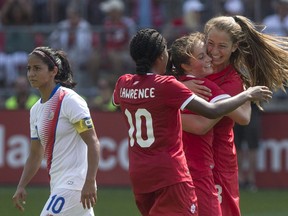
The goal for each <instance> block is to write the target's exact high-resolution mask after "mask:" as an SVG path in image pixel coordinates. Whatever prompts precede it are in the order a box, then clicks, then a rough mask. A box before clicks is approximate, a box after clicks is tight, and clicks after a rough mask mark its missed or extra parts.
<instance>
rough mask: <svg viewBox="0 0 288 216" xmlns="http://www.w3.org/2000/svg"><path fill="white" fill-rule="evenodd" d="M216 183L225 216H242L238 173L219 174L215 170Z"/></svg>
mask: <svg viewBox="0 0 288 216" xmlns="http://www.w3.org/2000/svg"><path fill="white" fill-rule="evenodd" d="M213 176H214V182H215V184H216V188H217V190H218V198H219V201H220V205H221V210H222V215H223V216H231V215H233V216H240V215H241V213H240V204H239V199H240V198H239V197H240V194H239V183H238V171H237V170H236V171H235V172H219V171H215V170H213Z"/></svg>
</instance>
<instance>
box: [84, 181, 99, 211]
mask: <svg viewBox="0 0 288 216" xmlns="http://www.w3.org/2000/svg"><path fill="white" fill-rule="evenodd" d="M96 202H97V188H96V181H95V180H94V181H88V180H86V181H85V184H84V186H83V189H82V192H81V203H82V205H83V208H84V209H86V208H88V209H90V208H93V206H94V205H95V204H96Z"/></svg>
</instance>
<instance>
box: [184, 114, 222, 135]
mask: <svg viewBox="0 0 288 216" xmlns="http://www.w3.org/2000/svg"><path fill="white" fill-rule="evenodd" d="M181 119H182V129H183V130H184V131H186V132H189V133H193V134H196V135H204V134H206V133H207V132H208V131H209V130H210V129H211V128H213V126H214V125H215V124H216V123H217V122H218V121H219V120H220V119H221V118H217V119H208V118H205V117H203V116H200V115H193V114H181Z"/></svg>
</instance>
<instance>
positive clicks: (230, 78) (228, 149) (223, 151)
mask: <svg viewBox="0 0 288 216" xmlns="http://www.w3.org/2000/svg"><path fill="white" fill-rule="evenodd" d="M207 78H208V79H210V80H212V81H213V82H215V83H216V84H217V85H218V86H219V87H220V88H221V89H223V91H224V92H225V93H227V94H229V95H231V96H235V95H237V94H239V93H240V92H242V91H243V90H244V89H243V81H242V80H241V78H240V76H239V74H238V73H237V71H236V70H235V69H234V68H233V67H232V66H231V65H229V66H228V67H226V68H225V69H224V70H222V71H220V72H217V73H214V74H211V75H209V76H207ZM233 127H234V121H233V120H232V119H231V118H229V117H223V118H222V119H221V120H220V121H219V122H218V123H217V124H216V125H215V126H214V129H213V131H214V139H213V150H214V162H215V170H217V171H220V172H223V171H224V172H232V171H233V172H234V171H235V170H237V169H238V164H237V154H236V147H235V143H234V133H233Z"/></svg>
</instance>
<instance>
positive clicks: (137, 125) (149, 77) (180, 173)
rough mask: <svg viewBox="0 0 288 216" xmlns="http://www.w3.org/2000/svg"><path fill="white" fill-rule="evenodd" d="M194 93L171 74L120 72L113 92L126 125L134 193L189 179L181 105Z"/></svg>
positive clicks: (191, 97)
mask: <svg viewBox="0 0 288 216" xmlns="http://www.w3.org/2000/svg"><path fill="white" fill-rule="evenodd" d="M194 97H195V95H194V94H193V93H192V92H191V91H190V90H189V89H188V88H187V87H186V86H184V85H183V84H182V83H180V82H179V81H177V80H176V79H175V78H174V77H173V76H161V75H156V74H152V73H151V74H146V75H131V74H126V75H123V76H121V77H120V78H119V79H118V81H117V83H116V87H115V90H114V94H113V102H114V104H115V105H120V107H121V110H122V113H123V115H124V116H125V120H126V123H127V126H128V128H129V130H128V134H129V173H130V178H131V182H132V187H133V190H134V192H135V193H148V192H152V191H155V190H157V189H160V188H163V187H166V186H169V185H173V184H177V183H179V182H184V181H191V175H190V173H189V170H188V167H187V162H186V158H185V155H184V151H183V143H182V125H181V118H180V109H184V108H185V106H186V105H187V104H188V103H189V102H190V101H191V100H192V99H193V98H194Z"/></svg>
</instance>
